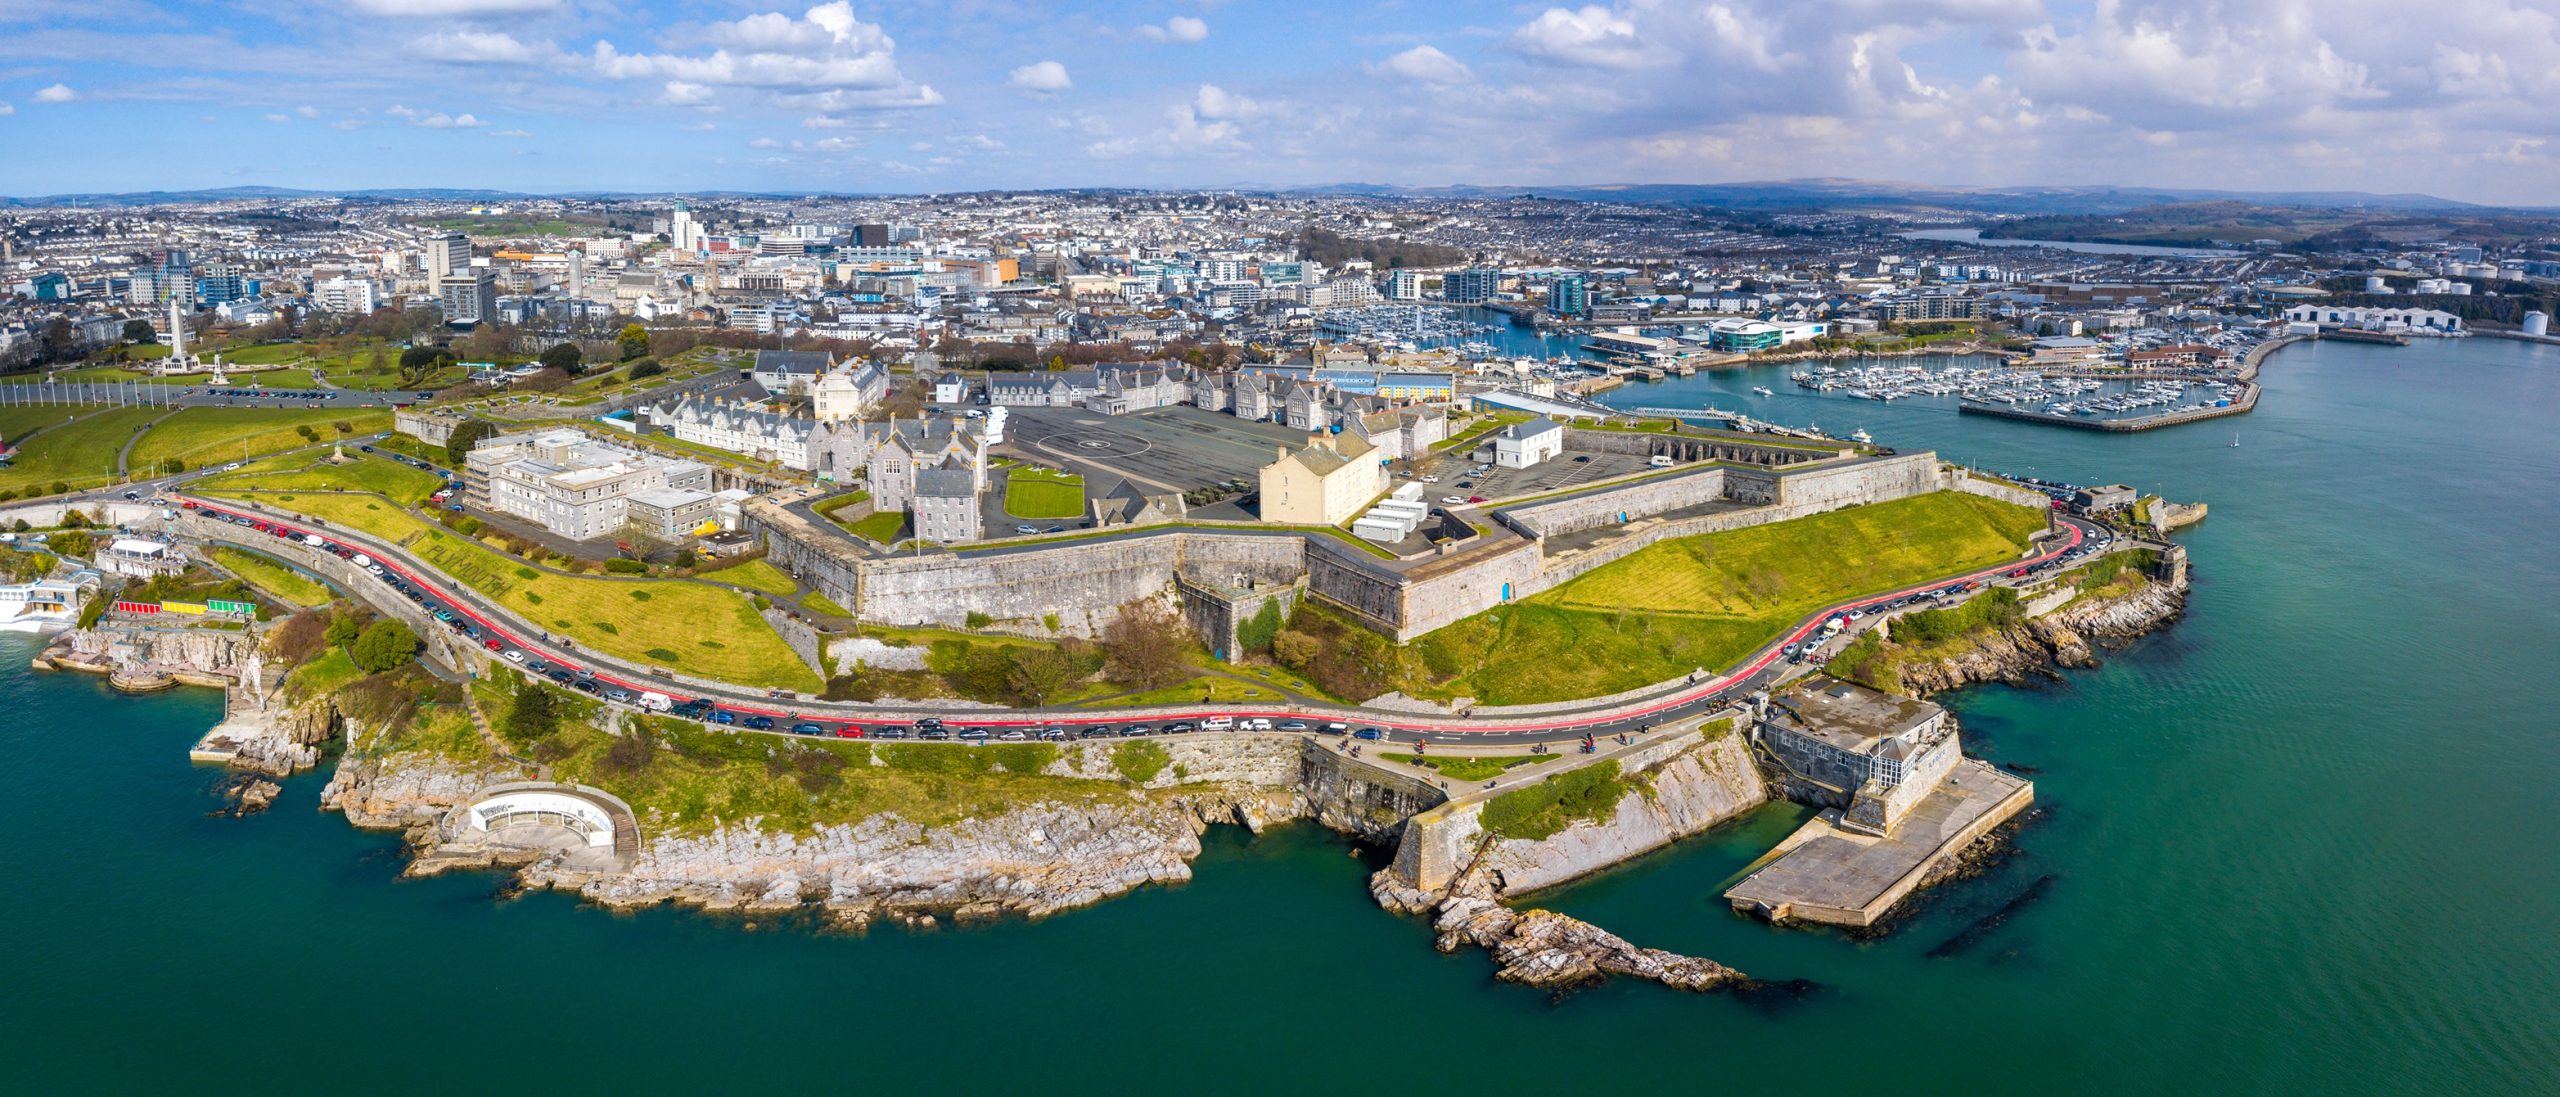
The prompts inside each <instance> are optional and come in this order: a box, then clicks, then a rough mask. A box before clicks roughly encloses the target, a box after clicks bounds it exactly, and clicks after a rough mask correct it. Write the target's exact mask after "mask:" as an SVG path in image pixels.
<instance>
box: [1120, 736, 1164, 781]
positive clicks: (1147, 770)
mask: <svg viewBox="0 0 2560 1097" xmlns="http://www.w3.org/2000/svg"><path fill="white" fill-rule="evenodd" d="M1172 761H1173V756H1172V755H1170V754H1167V753H1165V749H1164V747H1163V746H1162V745H1160V744H1157V743H1154V742H1150V741H1148V740H1145V739H1139V740H1135V741H1133V742H1127V743H1122V744H1120V745H1119V746H1116V747H1113V748H1112V749H1111V768H1112V769H1115V770H1118V771H1119V773H1120V776H1122V777H1126V778H1128V779H1129V780H1131V781H1134V782H1136V783H1138V784H1141V785H1143V784H1146V783H1147V782H1149V781H1152V780H1155V777H1156V774H1159V773H1162V772H1164V767H1165V766H1167V765H1169V764H1171V763H1172Z"/></svg>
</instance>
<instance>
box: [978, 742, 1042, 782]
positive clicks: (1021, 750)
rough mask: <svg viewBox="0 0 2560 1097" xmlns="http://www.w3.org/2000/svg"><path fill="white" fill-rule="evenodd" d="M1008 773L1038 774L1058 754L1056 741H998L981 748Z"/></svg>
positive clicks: (980, 749) (990, 759)
mask: <svg viewBox="0 0 2560 1097" xmlns="http://www.w3.org/2000/svg"><path fill="white" fill-rule="evenodd" d="M979 753H982V754H985V755H986V756H987V759H988V760H989V761H991V762H994V763H995V764H997V765H1000V766H1003V767H1004V771H1005V772H1006V773H1019V774H1036V773H1038V772H1040V771H1041V769H1042V768H1044V767H1046V766H1047V765H1048V764H1049V762H1050V761H1051V760H1052V759H1055V758H1056V757H1057V756H1058V746H1057V744H1055V743H996V744H993V745H990V746H986V747H981V748H979Z"/></svg>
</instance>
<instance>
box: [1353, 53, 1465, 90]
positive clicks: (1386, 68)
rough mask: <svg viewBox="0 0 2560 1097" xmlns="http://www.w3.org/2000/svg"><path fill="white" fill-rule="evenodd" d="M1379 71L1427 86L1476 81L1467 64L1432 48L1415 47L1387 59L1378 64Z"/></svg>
mask: <svg viewBox="0 0 2560 1097" xmlns="http://www.w3.org/2000/svg"><path fill="white" fill-rule="evenodd" d="M1377 71H1379V72H1381V73H1384V74H1385V75H1388V76H1396V77H1401V78H1403V79H1406V80H1418V81H1421V82H1422V83H1425V84H1442V85H1447V84H1463V83H1466V82H1467V81H1469V80H1473V79H1475V74H1474V73H1472V72H1469V71H1467V66H1466V65H1465V64H1463V63H1461V62H1460V61H1459V60H1458V59H1457V58H1455V57H1451V56H1449V55H1448V54H1445V53H1442V52H1440V51H1439V50H1438V49H1436V48H1434V47H1431V46H1415V47H1413V48H1412V49H1409V50H1406V51H1404V52H1403V53H1399V54H1397V55H1395V56H1393V57H1390V58H1387V59H1386V60H1385V61H1382V62H1379V63H1378V66H1377Z"/></svg>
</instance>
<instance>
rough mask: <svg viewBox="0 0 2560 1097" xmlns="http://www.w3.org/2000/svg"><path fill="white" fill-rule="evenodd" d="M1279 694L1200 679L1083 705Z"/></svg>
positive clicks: (1226, 680)
mask: <svg viewBox="0 0 2560 1097" xmlns="http://www.w3.org/2000/svg"><path fill="white" fill-rule="evenodd" d="M1280 699H1281V696H1280V691H1279V690H1276V689H1271V688H1268V687H1265V686H1257V685H1253V684H1251V683H1248V682H1238V681H1235V680H1233V679H1230V678H1218V677H1211V676H1203V677H1199V678H1192V679H1188V680H1186V681H1181V682H1175V683H1174V684H1172V685H1169V686H1159V687H1157V688H1155V689H1151V690H1147V691H1145V692H1142V693H1132V694H1130V695H1128V696H1126V697H1112V698H1110V699H1109V700H1099V699H1097V700H1093V701H1087V702H1085V705H1086V707H1089V708H1120V707H1123V706H1128V705H1180V704H1189V703H1192V702H1216V701H1278V700H1280Z"/></svg>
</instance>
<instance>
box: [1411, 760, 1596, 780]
mask: <svg viewBox="0 0 2560 1097" xmlns="http://www.w3.org/2000/svg"><path fill="white" fill-rule="evenodd" d="M1379 757H1381V758H1384V759H1386V760H1387V761H1390V762H1403V763H1405V764H1406V765H1420V766H1422V767H1423V768H1425V769H1429V770H1432V771H1434V772H1436V773H1438V774H1439V775H1440V776H1442V777H1446V778H1448V779H1450V780H1452V781H1490V780H1492V779H1494V778H1496V777H1500V776H1502V775H1503V774H1505V773H1508V772H1510V771H1511V770H1514V769H1517V768H1519V767H1521V766H1534V765H1537V764H1538V763H1540V762H1552V761H1555V760H1556V759H1558V758H1562V757H1564V755H1562V754H1514V755H1510V756H1508V757H1502V758H1452V757H1449V756H1447V755H1442V754H1424V755H1415V754H1381V755H1379Z"/></svg>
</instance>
